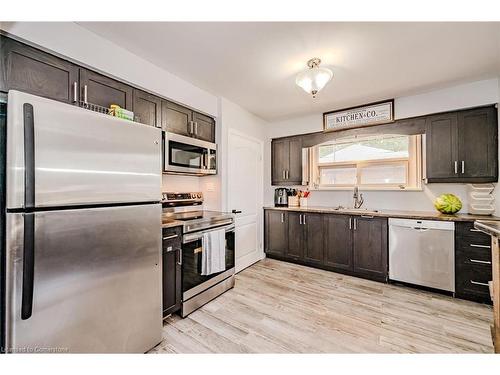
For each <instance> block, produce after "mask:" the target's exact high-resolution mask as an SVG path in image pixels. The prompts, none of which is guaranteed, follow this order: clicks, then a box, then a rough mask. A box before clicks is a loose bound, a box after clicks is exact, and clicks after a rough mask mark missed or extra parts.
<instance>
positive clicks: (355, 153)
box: [310, 134, 422, 190]
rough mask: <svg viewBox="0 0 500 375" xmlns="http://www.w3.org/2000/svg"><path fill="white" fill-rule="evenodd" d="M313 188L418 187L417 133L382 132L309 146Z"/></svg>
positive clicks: (419, 145)
mask: <svg viewBox="0 0 500 375" xmlns="http://www.w3.org/2000/svg"><path fill="white" fill-rule="evenodd" d="M311 154H312V155H311V156H312V157H311V160H310V163H311V169H310V170H311V174H312V176H311V177H312V178H311V181H312V184H311V185H312V186H311V187H310V188H312V189H317V190H339V189H340V190H345V189H352V188H353V187H354V186H359V187H360V188H362V189H366V190H421V181H422V140H421V136H420V135H395V134H383V135H377V136H369V137H367V136H365V137H352V138H348V139H347V138H344V139H338V140H335V141H330V142H327V143H323V144H320V145H317V146H315V147H313V148H312V153H311Z"/></svg>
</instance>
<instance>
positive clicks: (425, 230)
mask: <svg viewBox="0 0 500 375" xmlns="http://www.w3.org/2000/svg"><path fill="white" fill-rule="evenodd" d="M413 229H415V230H418V231H419V232H427V231H428V230H429V228H426V227H413Z"/></svg>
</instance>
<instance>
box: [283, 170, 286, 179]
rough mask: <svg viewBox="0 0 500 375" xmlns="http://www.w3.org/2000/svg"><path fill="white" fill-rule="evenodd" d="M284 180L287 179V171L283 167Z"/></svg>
mask: <svg viewBox="0 0 500 375" xmlns="http://www.w3.org/2000/svg"><path fill="white" fill-rule="evenodd" d="M283 180H286V172H285V170H284V169H283Z"/></svg>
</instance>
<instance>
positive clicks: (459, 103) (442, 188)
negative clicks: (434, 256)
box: [264, 79, 500, 213]
mask: <svg viewBox="0 0 500 375" xmlns="http://www.w3.org/2000/svg"><path fill="white" fill-rule="evenodd" d="M499 92H500V80H499V79H490V80H484V81H478V82H472V83H468V84H462V85H457V86H453V87H449V88H445V89H441V90H435V91H431V92H427V93H423V94H419V95H413V96H407V97H400V98H395V100H394V107H395V117H396V119H401V118H406V117H413V116H421V115H426V114H430V113H436V112H444V111H450V110H456V109H461V108H468V107H475V106H480V105H487V104H493V103H497V102H498V99H499ZM360 104H362V103H360ZM321 130H322V114H321V113H318V114H313V115H309V116H304V117H298V118H292V119H288V120H283V121H279V122H274V123H270V124H269V130H268V141H267V143H266V152H265V164H264V165H265V167H266V171H265V181H266V183H265V188H264V194H265V197H264V202H265V204H266V205H272V204H273V196H274V195H273V194H274V187H272V186H271V184H270V181H271V139H272V138H276V137H282V136H287V135H293V134H303V133H311V132H317V131H321ZM498 190H499V189H496V191H495V195H496V204H497V207H498V212H497V213H500V192H499V191H498ZM445 192H446V193H453V194H456V195H457V196H459V197H460V198H461V199H462V201H463V203H464V209H463V210H462V211H461V212H466V211H467V189H466V185H465V184H428V185H425V186H424V191H417V192H414V191H365V192H363V195H364V198H365V206H366V207H369V208H374V209H405V210H418V211H429V210H433V209H434V208H433V205H432V201H433V199H434V198H435V197H436V196H438V195H440V194H442V193H445ZM351 199H352V192H351V191H313V192H312V193H311V196H310V201H309V204H310V205H317V206H336V205H343V206H350V205H352V200H351Z"/></svg>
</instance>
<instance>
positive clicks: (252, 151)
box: [228, 130, 264, 272]
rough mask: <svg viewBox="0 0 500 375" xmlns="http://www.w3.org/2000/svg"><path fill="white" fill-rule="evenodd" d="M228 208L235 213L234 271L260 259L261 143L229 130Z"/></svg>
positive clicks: (261, 251)
mask: <svg viewBox="0 0 500 375" xmlns="http://www.w3.org/2000/svg"><path fill="white" fill-rule="evenodd" d="M228 143H229V154H228V157H229V160H228V164H229V171H228V208H229V210H236V211H241V212H239V213H236V215H235V216H236V220H235V225H236V230H235V251H236V255H235V257H236V272H239V271H241V270H242V269H244V268H246V267H248V266H250V265H252V264H253V263H255V262H257V261H259V260H261V259H262V258H263V257H264V252H263V246H262V237H263V236H262V205H263V184H264V181H263V178H264V176H263V161H262V153H263V142H262V141H260V140H258V139H256V138H253V137H249V136H246V135H244V134H241V133H239V132H237V131H232V130H231V131H229V142H228Z"/></svg>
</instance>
